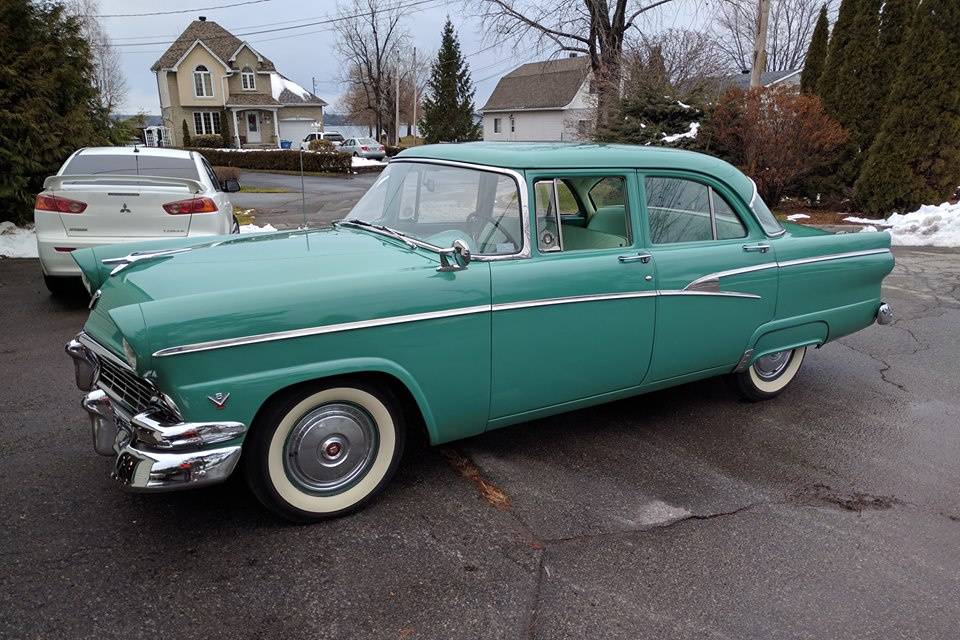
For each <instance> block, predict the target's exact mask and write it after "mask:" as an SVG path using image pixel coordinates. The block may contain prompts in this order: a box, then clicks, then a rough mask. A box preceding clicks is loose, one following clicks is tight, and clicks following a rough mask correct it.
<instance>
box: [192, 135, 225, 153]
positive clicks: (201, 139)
mask: <svg viewBox="0 0 960 640" xmlns="http://www.w3.org/2000/svg"><path fill="white" fill-rule="evenodd" d="M190 146H191V147H202V148H206V149H219V148H221V147H222V146H223V137H222V136H221V135H220V134H219V133H206V134H204V135H200V136H193V137H192V138H190Z"/></svg>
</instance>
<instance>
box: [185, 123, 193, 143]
mask: <svg viewBox="0 0 960 640" xmlns="http://www.w3.org/2000/svg"><path fill="white" fill-rule="evenodd" d="M183 146H184V147H192V146H193V144H192V141H191V140H190V127H188V126H187V121H186V120H184V121H183Z"/></svg>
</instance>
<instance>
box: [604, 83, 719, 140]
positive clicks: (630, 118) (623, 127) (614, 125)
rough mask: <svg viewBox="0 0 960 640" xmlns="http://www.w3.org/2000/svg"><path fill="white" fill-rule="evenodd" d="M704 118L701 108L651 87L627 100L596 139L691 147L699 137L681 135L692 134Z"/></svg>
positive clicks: (625, 99) (630, 96)
mask: <svg viewBox="0 0 960 640" xmlns="http://www.w3.org/2000/svg"><path fill="white" fill-rule="evenodd" d="M703 117H704V114H703V111H702V110H701V109H699V108H697V107H695V106H693V105H688V104H684V103H683V102H682V101H680V100H676V99H675V98H671V97H669V96H665V95H663V91H662V90H661V91H657V90H656V89H655V88H650V89H647V90H644V91H640V92H637V93H634V94H632V95H629V96H626V97H624V98H623V100H621V101H620V105H619V108H618V112H617V117H616V118H612V119H611V123H610V125H609V126H607V127H603V128H600V129H598V130H597V132H596V139H597V141H599V142H622V143H626V144H643V145H650V144H653V145H664V146H673V147H683V148H691V147H693V146H695V144H696V137H691V136H689V135H688V136H683V137H681V134H689V132H690V131H691V125H692V124H693V123H699V122H700V121H701V120H702V119H703ZM697 126H699V124H698V125H697ZM665 138H666V139H667V140H664V139H665Z"/></svg>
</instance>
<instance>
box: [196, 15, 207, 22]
mask: <svg viewBox="0 0 960 640" xmlns="http://www.w3.org/2000/svg"><path fill="white" fill-rule="evenodd" d="M197 19H198V20H199V21H200V22H206V21H207V16H200V17H199V18H197Z"/></svg>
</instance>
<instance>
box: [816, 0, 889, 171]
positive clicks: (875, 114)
mask: <svg viewBox="0 0 960 640" xmlns="http://www.w3.org/2000/svg"><path fill="white" fill-rule="evenodd" d="M880 3H881V0H843V3H842V4H841V5H840V14H839V17H838V18H837V24H836V26H835V27H834V29H833V38H832V39H831V41H830V46H829V52H828V55H827V64H826V67H825V68H824V71H823V76H821V78H820V81H819V82H818V83H817V93H819V94H820V97H821V98H822V99H823V106H824V108H825V109H826V110H827V113H828V114H829V115H830V116H831V117H833V118H834V119H835V120H837V121H838V122H839V123H840V124H841V125H842V126H843V128H844V129H846V130H847V131H848V132H849V134H850V142H849V144H848V145H847V148H846V149H845V150H844V152H843V153H842V154H841V156H840V158H839V162H838V165H839V166H838V167H837V169H836V172H837V176H838V178H839V179H840V181H841V183H842V184H844V185H852V184H853V181H854V180H855V179H856V177H857V175H858V174H859V172H860V166H861V164H862V162H863V157H864V155H865V154H866V152H867V149H869V148H870V144H871V142H872V141H873V132H875V131H876V128H877V124H876V123H877V119H878V118H879V114H880V111H881V110H880V108H878V105H879V104H880V103H881V102H882V98H883V96H882V95H880V93H879V92H880V86H879V83H878V78H877V75H878V73H879V66H878V60H877V47H878V45H879V43H878V33H879V29H880Z"/></svg>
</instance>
